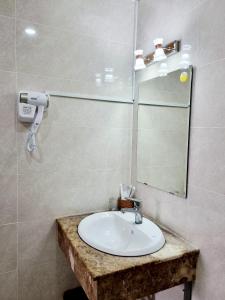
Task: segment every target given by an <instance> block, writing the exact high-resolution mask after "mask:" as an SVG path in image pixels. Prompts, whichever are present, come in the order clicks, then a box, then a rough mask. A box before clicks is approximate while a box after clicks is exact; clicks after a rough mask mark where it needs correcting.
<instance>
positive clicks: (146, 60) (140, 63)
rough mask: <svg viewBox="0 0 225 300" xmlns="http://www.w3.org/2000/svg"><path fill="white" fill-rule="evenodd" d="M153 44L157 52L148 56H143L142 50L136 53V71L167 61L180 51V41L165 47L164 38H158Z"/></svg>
mask: <svg viewBox="0 0 225 300" xmlns="http://www.w3.org/2000/svg"><path fill="white" fill-rule="evenodd" d="M153 44H154V46H155V51H154V52H152V53H149V54H147V55H146V56H143V50H141V49H139V50H136V51H135V56H136V61H135V67H134V69H135V71H138V70H142V69H144V68H146V66H148V65H150V64H152V63H155V62H162V61H166V59H167V57H168V56H171V55H173V54H176V53H177V52H179V50H180V42H179V41H173V42H171V43H169V44H167V45H166V46H165V47H164V46H163V38H157V39H155V40H154V41H153Z"/></svg>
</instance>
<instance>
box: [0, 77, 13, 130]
mask: <svg viewBox="0 0 225 300" xmlns="http://www.w3.org/2000/svg"><path fill="white" fill-rule="evenodd" d="M15 104H16V74H15V73H11V72H3V71H0V127H1V128H4V129H9V128H11V130H14V131H15V114H16V105H15Z"/></svg>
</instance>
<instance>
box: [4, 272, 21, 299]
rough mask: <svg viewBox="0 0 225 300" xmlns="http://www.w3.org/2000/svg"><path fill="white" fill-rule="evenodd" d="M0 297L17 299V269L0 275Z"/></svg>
mask: <svg viewBox="0 0 225 300" xmlns="http://www.w3.org/2000/svg"><path fill="white" fill-rule="evenodd" d="M0 282H1V284H0V299H2V300H17V299H18V298H17V271H14V272H9V273H5V274H1V275H0Z"/></svg>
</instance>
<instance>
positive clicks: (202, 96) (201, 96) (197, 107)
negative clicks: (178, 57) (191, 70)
mask: <svg viewBox="0 0 225 300" xmlns="http://www.w3.org/2000/svg"><path fill="white" fill-rule="evenodd" d="M224 68H225V62H224V61H219V62H216V63H214V64H210V65H207V66H205V67H202V68H198V69H196V74H195V79H194V82H195V84H194V91H193V101H192V103H193V105H192V117H191V126H193V127H225V120H224V114H223V112H224V109H225V107H224V106H225V104H224V100H223V99H224V95H225V89H224V84H223V78H224V75H225V74H224V73H225V71H224Z"/></svg>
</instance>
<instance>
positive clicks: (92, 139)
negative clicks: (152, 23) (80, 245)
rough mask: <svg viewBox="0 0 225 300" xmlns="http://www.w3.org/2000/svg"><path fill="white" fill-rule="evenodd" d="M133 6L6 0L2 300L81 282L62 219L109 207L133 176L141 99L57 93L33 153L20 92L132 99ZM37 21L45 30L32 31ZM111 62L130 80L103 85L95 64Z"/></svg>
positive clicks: (1, 86)
mask: <svg viewBox="0 0 225 300" xmlns="http://www.w3.org/2000/svg"><path fill="white" fill-rule="evenodd" d="M133 5H134V4H133V2H132V1H128V0H126V1H123V2H122V3H121V1H111V0H110V1H107V4H106V1H100V0H94V1H93V0H90V1H88V0H87V1H83V0H82V1H80V0H76V1H69V0H68V1H67V0H65V1H61V0H58V1H51V0H48V1H46V0H43V1H42V0H41V1H30V0H29V1H28V0H27V1H26V0H17V1H16V3H15V1H14V0H0V299H1V300H16V299H20V300H30V299H34V300H51V299H52V300H53V299H54V300H56V299H58V300H60V299H62V296H61V295H62V291H64V290H66V289H67V288H69V287H73V286H75V285H76V281H75V279H74V276H73V274H72V272H71V271H70V268H69V267H68V266H67V263H66V261H65V260H64V257H63V255H62V254H61V252H60V250H59V249H58V247H57V242H56V236H55V226H54V220H55V218H56V217H59V216H62V215H70V214H75V213H81V212H86V211H92V210H101V209H105V208H107V207H108V201H109V199H110V198H115V197H117V193H118V185H119V183H120V182H121V181H123V182H129V181H130V151H131V127H132V124H131V122H132V105H131V104H118V103H109V102H101V101H90V100H79V99H68V98H57V97H52V98H51V102H50V108H49V112H48V115H47V116H46V117H45V119H44V121H43V123H42V125H41V128H40V131H39V134H38V141H39V146H40V151H39V153H38V154H35V155H34V156H33V157H32V158H31V157H30V156H29V155H27V154H26V152H25V138H26V133H27V127H26V126H25V125H24V124H20V123H18V122H17V120H16V109H15V102H16V92H17V91H19V90H21V89H32V90H44V89H48V90H59V91H64V92H75V93H82V94H83V93H85V94H91V95H93V96H95V97H96V95H99V96H113V97H118V96H120V97H122V99H128V98H131V87H129V85H128V84H127V85H126V86H127V89H126V88H124V89H122V90H123V93H121V92H120V89H121V87H123V84H124V82H125V81H126V82H128V80H129V78H130V77H131V68H132V64H131V61H132V53H133V49H132V36H133V35H132V30H133V27H132V26H131V25H132V24H131V20H133ZM125 12H126V13H125ZM106 16H107V17H106ZM124 16H125V17H124ZM103 23H104V26H103V25H102V24H103ZM28 25H29V26H32V27H33V28H35V29H36V30H37V35H36V37H33V38H28V37H27V36H25V34H24V29H25V27H26V26H28ZM99 53H102V56H103V58H102V57H100V55H99ZM118 57H119V59H118ZM105 66H106V67H107V66H113V67H114V71H115V72H117V74H119V75H118V76H119V77H120V79H121V80H120V81H122V84H121V83H120V84H119V85H118V84H117V82H115V83H114V84H112V85H111V86H110V87H109V86H105V88H102V89H101V92H100V91H99V90H97V89H96V87H95V82H94V81H93V76H92V75H93V74H92V72H93V71H94V72H100V71H101V70H102V69H104V67H105ZM118 82H119V81H118Z"/></svg>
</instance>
